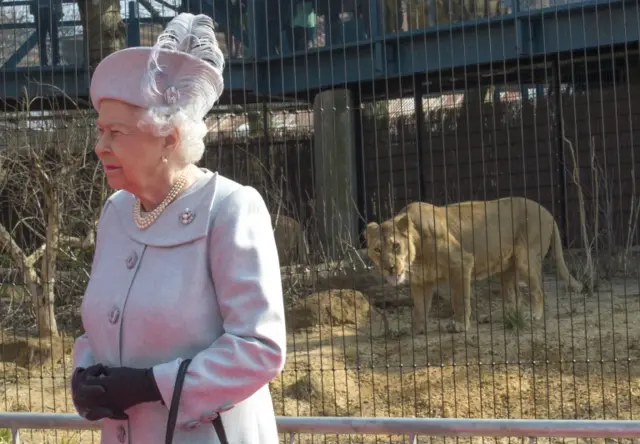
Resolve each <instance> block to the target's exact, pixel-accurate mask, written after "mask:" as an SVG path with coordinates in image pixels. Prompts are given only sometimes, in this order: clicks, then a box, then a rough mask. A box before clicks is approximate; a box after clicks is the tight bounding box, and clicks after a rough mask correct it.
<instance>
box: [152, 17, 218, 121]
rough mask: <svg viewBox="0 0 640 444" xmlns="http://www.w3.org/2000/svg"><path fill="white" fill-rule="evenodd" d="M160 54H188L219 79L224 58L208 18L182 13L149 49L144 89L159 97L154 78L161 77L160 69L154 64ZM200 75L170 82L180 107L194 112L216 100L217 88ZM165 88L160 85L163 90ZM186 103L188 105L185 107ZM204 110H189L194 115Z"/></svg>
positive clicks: (194, 74)
mask: <svg viewBox="0 0 640 444" xmlns="http://www.w3.org/2000/svg"><path fill="white" fill-rule="evenodd" d="M161 51H172V52H173V51H175V52H182V53H186V54H190V55H191V56H193V57H195V58H197V59H200V60H201V61H203V62H205V63H207V64H209V65H210V66H209V68H211V67H212V68H213V69H214V70H215V71H216V72H217V73H219V75H220V76H221V75H222V71H223V70H224V64H225V63H224V56H223V55H222V51H220V47H219V46H218V40H217V38H216V35H215V28H214V24H213V20H212V19H211V17H209V16H206V15H204V14H199V15H193V14H189V13H182V14H179V15H177V16H176V17H175V18H174V19H173V20H171V21H170V22H169V23H168V24H167V27H166V28H165V30H164V31H163V32H162V33H161V34H160V35H159V36H158V39H157V40H156V43H155V45H153V48H152V49H151V55H150V57H149V64H148V71H147V76H146V77H147V78H146V82H145V83H146V85H144V87H145V89H146V90H147V93H150V94H154V95H156V94H163V93H164V91H160V90H159V88H158V84H157V79H158V75H159V74H160V73H162V67H161V66H160V65H159V63H158V57H159V55H160V52H161ZM201 74H203V73H201V72H200V73H199V72H194V73H192V74H191V75H189V76H188V77H184V78H181V79H173V85H172V86H174V87H176V88H177V89H178V91H179V93H180V97H181V98H182V99H181V100H180V102H181V103H180V104H179V105H180V106H181V107H184V106H185V105H191V106H195V107H196V108H207V107H208V108H210V107H211V106H213V103H214V102H215V101H216V100H217V99H218V97H219V96H220V94H221V93H222V91H221V90H220V91H219V89H221V85H215V84H212V83H211V82H210V81H207V79H206V77H207V76H203V75H201ZM167 86H169V85H166V84H165V85H163V88H166V87H167ZM188 100H191V103H190V104H188V102H187V101H188ZM208 108H207V109H206V110H204V109H203V110H193V111H196V112H200V111H204V112H205V113H206V112H207V111H208Z"/></svg>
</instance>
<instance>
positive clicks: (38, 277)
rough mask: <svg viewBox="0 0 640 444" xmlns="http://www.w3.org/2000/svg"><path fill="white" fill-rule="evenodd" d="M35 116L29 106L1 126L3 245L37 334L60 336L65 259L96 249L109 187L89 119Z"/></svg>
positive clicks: (59, 114)
mask: <svg viewBox="0 0 640 444" xmlns="http://www.w3.org/2000/svg"><path fill="white" fill-rule="evenodd" d="M34 114H35V113H33V112H31V111H29V107H28V106H27V107H26V111H23V112H18V113H16V114H14V115H13V119H12V120H11V122H12V123H11V124H10V125H9V124H5V125H4V128H1V129H0V131H2V132H3V133H4V134H3V135H2V137H1V140H3V141H5V145H4V146H3V147H2V149H1V150H0V194H1V195H2V197H3V199H2V201H3V204H4V205H3V208H2V213H1V214H0V217H1V218H2V220H1V221H0V222H1V223H0V248H1V249H2V253H4V254H5V255H6V256H8V258H9V259H10V263H11V264H12V266H13V267H14V268H15V269H16V270H17V271H18V272H19V275H20V276H21V277H22V281H23V284H24V286H25V287H26V290H27V293H28V295H29V296H30V298H31V300H32V304H33V310H34V314H35V318H36V322H37V329H38V333H39V335H40V336H41V337H47V336H57V335H58V326H57V322H56V318H55V315H54V314H55V313H54V302H55V298H56V291H55V285H56V281H57V278H58V277H59V275H60V270H58V268H59V267H58V262H59V258H60V257H61V256H66V257H68V258H73V257H75V254H74V250H75V249H90V248H92V247H93V246H94V236H95V234H94V233H95V227H96V223H97V218H98V216H99V212H100V208H101V206H102V202H103V200H104V197H105V194H106V188H105V187H104V186H103V180H102V176H101V175H99V174H100V173H99V170H98V169H97V168H96V166H97V164H96V162H95V160H94V158H93V157H92V148H93V142H94V137H93V133H94V132H93V130H92V129H91V126H90V120H89V119H90V115H89V114H88V113H86V112H80V111H75V112H66V113H63V112H55V113H52V114H51V115H48V116H47V115H43V114H42V113H40V115H34ZM5 122H9V120H7V121H5ZM85 272H86V270H85Z"/></svg>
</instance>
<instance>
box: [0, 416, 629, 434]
mask: <svg viewBox="0 0 640 444" xmlns="http://www.w3.org/2000/svg"><path fill="white" fill-rule="evenodd" d="M101 423H102V421H93V422H91V421H87V420H85V419H82V418H81V417H80V416H78V415H77V414H73V413H27V412H13V413H0V428H8V429H11V430H12V431H17V430H20V429H68V430H100V427H101ZM276 423H277V425H278V431H279V432H280V433H315V434H345V435H346V434H354V435H360V434H365V435H414V436H415V435H425V436H452V437H453V436H456V437H460V436H468V437H537V438H541V437H549V438H635V439H638V438H640V421H628V420H580V419H569V420H565V419H463V418H359V417H358V418H356V417H331V416H322V417H314V416H306V417H303V416H300V417H292V416H277V417H276Z"/></svg>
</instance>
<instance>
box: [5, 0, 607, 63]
mask: <svg viewBox="0 0 640 444" xmlns="http://www.w3.org/2000/svg"><path fill="white" fill-rule="evenodd" d="M200 1H201V0H198V2H200ZM239 1H240V0H239ZM294 1H295V2H296V3H297V2H299V1H302V0H294ZM613 1H619V0H613ZM64 2H65V3H73V1H72V0H64ZM29 3H30V2H29V1H25V0H17V1H11V2H7V1H4V2H3V1H0V6H3V7H17V6H26V5H28V4H29ZM163 3H166V2H163ZM276 3H277V4H278V5H279V6H280V10H278V8H274V7H273V3H270V4H269V6H267V2H265V1H264V0H248V1H247V3H246V9H247V14H246V19H245V20H246V21H247V23H244V25H245V26H246V32H241V34H242V36H243V37H242V40H243V46H244V47H245V55H244V58H245V59H246V58H253V59H256V58H257V59H265V58H267V59H268V58H270V57H274V58H281V57H282V56H283V55H286V54H292V51H291V42H289V40H290V39H291V37H292V36H293V34H292V33H290V32H288V28H289V27H290V23H291V21H292V19H291V17H292V16H293V13H292V10H293V7H292V5H290V4H289V3H293V1H292V0H280V1H278V2H276ZM313 3H315V4H317V10H316V11H315V12H316V13H317V14H318V15H319V16H324V41H325V49H327V50H331V49H332V48H333V47H341V48H344V47H345V46H348V45H350V44H357V43H358V42H363V41H368V42H370V43H372V44H377V43H380V42H385V41H386V42H388V43H392V42H393V41H394V40H395V39H402V38H405V37H407V36H410V35H412V34H416V33H418V34H421V35H424V33H425V31H426V30H434V31H435V30H439V29H442V27H443V26H444V27H447V28H449V27H451V26H455V25H456V24H463V23H480V24H481V23H484V22H486V21H487V20H491V19H494V20H495V19H496V18H497V17H503V18H505V17H509V16H515V15H518V14H521V13H523V12H524V13H530V12H532V11H533V10H539V9H543V8H551V9H553V10H557V9H558V8H560V9H563V8H564V7H566V6H567V5H569V4H571V5H574V6H575V5H577V4H583V3H587V2H586V1H561V0H488V1H486V2H485V0H477V5H478V8H477V10H474V11H471V10H469V8H468V7H466V6H464V7H463V5H466V4H468V1H467V0H459V1H458V0H452V1H451V2H449V8H451V11H443V10H442V9H440V10H438V9H437V3H438V2H436V1H435V0H406V1H404V2H402V1H400V0H397V1H396V0H394V1H393V2H387V1H386V0H360V1H356V2H354V3H355V7H354V10H352V11H344V12H342V13H339V12H338V11H337V10H336V8H337V6H336V5H334V4H333V3H335V2H333V0H322V1H317V2H316V1H314V2H313ZM391 3H392V4H397V5H398V8H396V10H392V9H390V7H389V5H390V4H391ZM444 3H447V2H444ZM444 3H443V4H444ZM400 5H404V6H400ZM487 6H488V10H486V9H485V8H486V7H487ZM140 7H141V6H140V5H139V3H138V2H137V1H130V2H129V3H128V11H127V13H126V14H123V15H124V16H125V17H124V18H123V20H124V22H125V24H126V28H127V45H128V46H136V45H139V44H140V42H141V34H140V28H141V26H143V25H147V24H164V23H166V22H167V21H169V20H170V19H171V18H172V17H171V16H164V15H161V14H159V13H157V11H156V13H154V14H152V16H151V17H141V16H140V14H139V8H140ZM332 8H333V10H332ZM171 9H174V10H176V9H179V8H178V7H172V8H171ZM211 9H212V11H213V6H211ZM274 9H275V11H274ZM401 9H405V12H404V13H403V12H402V10H401ZM195 12H198V11H195ZM223 12H226V14H227V16H229V14H235V12H233V11H226V10H225V11H223ZM217 14H218V15H222V12H220V11H218V12H217ZM214 15H215V14H214ZM443 15H444V16H447V17H449V18H448V19H447V20H446V21H447V23H446V24H442V20H441V22H440V23H438V20H437V18H438V16H440V17H441V18H442V16H443ZM236 19H237V18H236ZM222 22H225V23H227V24H228V23H230V22H229V20H226V21H225V20H223V21H222ZM59 26H60V27H61V28H67V29H68V28H72V27H76V28H81V22H80V21H78V20H64V21H62V22H61V23H60V24H59ZM35 27H36V24H35V23H34V22H33V21H29V22H26V21H25V22H20V23H0V30H18V29H31V30H32V31H33V32H32V33H31V34H30V35H29V37H28V38H27V39H26V41H24V42H23V44H22V45H21V46H20V47H19V48H16V50H15V53H14V54H12V55H11V57H8V58H7V59H6V61H5V62H4V63H3V68H4V69H15V68H16V66H17V65H18V63H19V62H20V61H21V60H22V59H23V58H24V57H25V56H26V55H27V53H28V52H29V51H30V50H31V49H32V48H34V47H35V46H36V45H37V35H36V32H35ZM272 27H275V29H276V30H275V32H274V30H273V29H271V28H272ZM222 30H223V31H224V32H225V33H227V31H228V30H227V29H224V23H223V27H222ZM316 32H317V31H316ZM83 38H84V36H83ZM274 40H275V42H274ZM269 41H271V42H273V45H270V44H269V43H268V42H269ZM280 44H281V45H280ZM271 46H281V48H280V50H278V49H275V52H274V48H272V47H271ZM84 49H85V51H83V52H84V53H85V54H86V46H85V48H84ZM307 49H311V50H313V49H314V48H307ZM307 49H303V50H301V51H296V52H297V53H300V52H305V51H306V50H307Z"/></svg>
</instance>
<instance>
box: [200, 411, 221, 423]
mask: <svg viewBox="0 0 640 444" xmlns="http://www.w3.org/2000/svg"><path fill="white" fill-rule="evenodd" d="M217 417H218V414H217V413H216V412H209V413H207V414H204V415H202V417H201V418H200V421H202V422H212V421H213V420H214V419H216V418H217Z"/></svg>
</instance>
